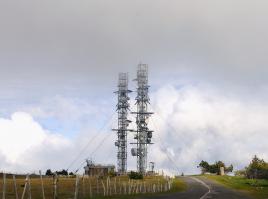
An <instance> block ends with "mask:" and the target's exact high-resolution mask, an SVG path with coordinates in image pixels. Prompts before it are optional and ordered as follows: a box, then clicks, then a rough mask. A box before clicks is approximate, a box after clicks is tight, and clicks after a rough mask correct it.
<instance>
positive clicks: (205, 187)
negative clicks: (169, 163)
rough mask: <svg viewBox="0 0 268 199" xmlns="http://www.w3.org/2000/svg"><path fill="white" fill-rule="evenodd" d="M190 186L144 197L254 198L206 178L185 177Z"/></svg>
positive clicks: (187, 198)
mask: <svg viewBox="0 0 268 199" xmlns="http://www.w3.org/2000/svg"><path fill="white" fill-rule="evenodd" d="M182 179H183V180H184V181H185V182H186V183H187V186H188V189H187V190H186V191H185V192H179V193H171V194H166V195H159V196H150V197H145V198H142V199H252V198H250V197H248V196H247V195H244V194H242V193H240V192H236V191H233V190H231V189H228V188H226V187H224V186H222V185H220V184H218V183H215V182H212V181H211V180H208V179H206V178H199V177H183V178H182Z"/></svg>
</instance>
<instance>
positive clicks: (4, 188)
mask: <svg viewBox="0 0 268 199" xmlns="http://www.w3.org/2000/svg"><path fill="white" fill-rule="evenodd" d="M2 198H3V199H6V173H4V172H3V197H2Z"/></svg>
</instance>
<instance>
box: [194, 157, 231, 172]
mask: <svg viewBox="0 0 268 199" xmlns="http://www.w3.org/2000/svg"><path fill="white" fill-rule="evenodd" d="M198 167H200V168H201V169H202V172H203V173H213V174H217V175H220V168H221V167H223V168H224V172H225V173H229V172H232V171H233V165H230V166H229V167H227V166H225V164H224V163H223V162H222V161H217V162H215V163H214V164H209V163H208V162H206V161H204V160H202V161H201V162H200V163H199V166H198Z"/></svg>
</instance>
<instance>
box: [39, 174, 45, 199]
mask: <svg viewBox="0 0 268 199" xmlns="http://www.w3.org/2000/svg"><path fill="white" fill-rule="evenodd" d="M39 175H40V180H41V189H42V197H43V199H45V189H44V182H43V176H42V171H41V170H39Z"/></svg>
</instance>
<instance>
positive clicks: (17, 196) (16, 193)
mask: <svg viewBox="0 0 268 199" xmlns="http://www.w3.org/2000/svg"><path fill="white" fill-rule="evenodd" d="M13 184H14V191H15V197H16V199H19V195H18V188H17V182H16V176H15V174H13Z"/></svg>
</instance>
